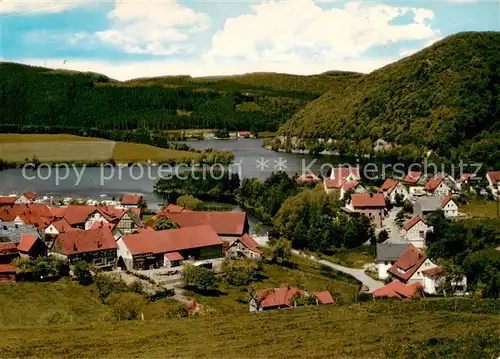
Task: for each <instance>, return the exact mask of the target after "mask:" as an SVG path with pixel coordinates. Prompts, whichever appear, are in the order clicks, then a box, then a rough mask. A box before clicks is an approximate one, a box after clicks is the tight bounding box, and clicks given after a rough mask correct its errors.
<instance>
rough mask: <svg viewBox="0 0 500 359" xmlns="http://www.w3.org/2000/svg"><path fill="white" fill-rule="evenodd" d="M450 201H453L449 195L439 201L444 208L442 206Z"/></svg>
mask: <svg viewBox="0 0 500 359" xmlns="http://www.w3.org/2000/svg"><path fill="white" fill-rule="evenodd" d="M450 201H453V199H452V198H451V196H450V195H448V196H446V197H444V198H443V202H441V208H444V206H446V204H447V203H448V202H450Z"/></svg>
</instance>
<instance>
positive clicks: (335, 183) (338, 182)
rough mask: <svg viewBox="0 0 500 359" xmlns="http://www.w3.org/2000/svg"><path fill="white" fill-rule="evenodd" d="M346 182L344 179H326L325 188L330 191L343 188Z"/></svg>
mask: <svg viewBox="0 0 500 359" xmlns="http://www.w3.org/2000/svg"><path fill="white" fill-rule="evenodd" d="M345 182H346V181H345V179H342V178H335V179H325V180H324V183H325V187H326V188H328V189H331V188H341V187H342V186H343V185H344V183H345Z"/></svg>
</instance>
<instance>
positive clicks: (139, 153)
mask: <svg viewBox="0 0 500 359" xmlns="http://www.w3.org/2000/svg"><path fill="white" fill-rule="evenodd" d="M33 158H37V159H38V160H39V161H41V162H59V163H61V162H86V163H90V162H108V161H110V160H111V159H113V160H115V161H116V162H119V163H128V162H147V161H148V160H151V161H153V162H190V161H199V160H200V159H201V158H202V154H200V153H197V152H191V151H179V150H172V149H166V148H159V147H154V146H149V145H143V144H137V143H130V142H115V141H108V140H103V139H99V138H89V137H80V136H74V135H65V134H54V135H53V134H0V159H2V160H4V161H8V162H16V163H24V162H31V160H32V159H33Z"/></svg>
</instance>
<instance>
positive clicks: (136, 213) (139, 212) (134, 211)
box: [130, 208, 141, 217]
mask: <svg viewBox="0 0 500 359" xmlns="http://www.w3.org/2000/svg"><path fill="white" fill-rule="evenodd" d="M130 211H132V213H134V214H135V215H136V216H137V217H141V209H140V208H130Z"/></svg>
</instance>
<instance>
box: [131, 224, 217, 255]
mask: <svg viewBox="0 0 500 359" xmlns="http://www.w3.org/2000/svg"><path fill="white" fill-rule="evenodd" d="M123 241H124V242H125V244H126V246H127V248H128V250H129V251H130V253H131V254H132V255H138V254H146V253H155V254H158V253H168V252H178V251H182V250H186V249H192V248H201V247H208V246H216V245H222V239H220V237H219V236H218V235H217V233H215V231H214V230H213V229H212V228H211V227H210V226H207V225H203V226H194V227H185V228H177V229H167V230H164V231H154V232H149V231H148V232H143V233H136V234H131V235H128V236H125V237H123Z"/></svg>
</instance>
